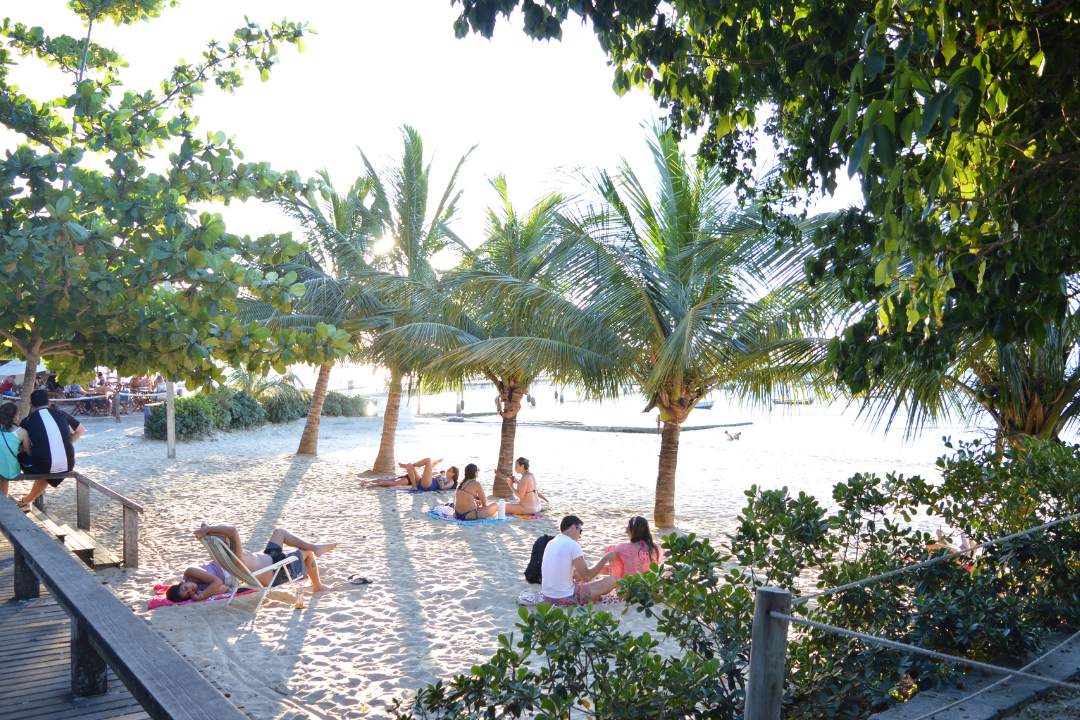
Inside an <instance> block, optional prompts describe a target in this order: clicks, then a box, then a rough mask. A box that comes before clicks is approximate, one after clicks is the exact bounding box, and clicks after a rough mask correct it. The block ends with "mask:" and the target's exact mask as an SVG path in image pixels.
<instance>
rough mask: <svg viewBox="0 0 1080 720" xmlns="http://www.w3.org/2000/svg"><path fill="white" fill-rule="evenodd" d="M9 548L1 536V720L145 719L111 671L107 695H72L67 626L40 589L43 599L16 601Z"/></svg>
mask: <svg viewBox="0 0 1080 720" xmlns="http://www.w3.org/2000/svg"><path fill="white" fill-rule="evenodd" d="M14 579H15V572H14V557H13V555H12V548H11V545H9V544H8V543H7V542H6V541H5V540H4V539H3V537H2V536H0V720H23V718H26V719H27V720H31V719H32V720H66V719H67V718H80V719H82V720H109V719H115V720H141V719H143V718H149V717H150V716H149V715H147V714H146V713H145V712H144V711H143V709H142V707H140V706H139V703H138V702H136V701H135V698H133V697H132V696H131V694H130V693H129V692H128V691H127V689H126V688H125V687H124V685H123V684H122V683H121V682H120V681H119V680H118V679H117V678H116V676H115V675H113V672H112V671H111V670H110V671H109V691H108V692H107V693H105V694H104V695H96V696H93V697H85V698H77V697H75V696H74V695H73V694H72V692H71V650H70V643H71V621H70V620H69V619H68V616H67V615H66V614H65V613H64V611H63V610H61V609H60V606H59V605H57V604H56V603H55V602H53V600H52V598H51V597H50V596H49V592H48V590H47V589H46V588H45V587H44V586H42V588H41V597H40V598H37V599H35V600H28V601H26V602H16V601H15V599H14V594H15V593H14Z"/></svg>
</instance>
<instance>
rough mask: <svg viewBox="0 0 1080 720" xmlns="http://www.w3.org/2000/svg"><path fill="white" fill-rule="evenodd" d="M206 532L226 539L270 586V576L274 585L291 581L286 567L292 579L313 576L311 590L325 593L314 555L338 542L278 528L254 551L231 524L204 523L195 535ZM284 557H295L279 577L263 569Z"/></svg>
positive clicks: (256, 576)
mask: <svg viewBox="0 0 1080 720" xmlns="http://www.w3.org/2000/svg"><path fill="white" fill-rule="evenodd" d="M207 535H216V536H217V537H220V538H222V539H224V540H227V541H228V542H229V544H230V545H231V546H232V551H233V553H234V554H235V555H236V556H237V557H238V558H240V560H241V562H243V563H244V565H245V566H247V569H248V570H249V571H250V572H251V574H252V575H254V576H255V578H256V579H257V580H258V581H259V582H261V583H262V584H263V585H268V584H269V583H270V581H271V579H273V580H274V584H275V585H280V584H281V583H284V582H288V579H289V578H288V577H287V576H286V575H285V570H288V571H289V575H291V576H292V577H293V578H297V577H302V576H304V575H307V576H308V577H310V578H311V590H312V592H322V591H323V590H326V589H327V588H326V586H324V585H323V584H322V582H320V581H319V566H318V564H317V563H316V562H315V558H317V557H322V556H323V553H326V552H328V551H330V550H333V549H334V548H335V547H337V543H327V544H321V545H320V544H316V543H310V542H307V541H306V540H301V539H300V538H298V537H296V536H295V535H293V534H292V533H290V532H289V531H288V530H284V529H282V528H278V529H277V530H274V532H273V533H271V534H270V541H269V542H268V543H266V547H265V548H264V549H263V551H262V552H261V553H255V552H251V551H250V550H245V549H244V547H243V545H241V544H240V533H238V532H237V531H236V528H234V527H232V526H231V525H207V524H205V523H203V526H202V527H201V528H199V529H198V530H196V531H195V537H197V538H202V537H206V536H207ZM284 545H288V546H289V547H294V548H297V549H296V550H294V551H293V552H291V553H289V554H287V555H286V554H285V552H284V550H283V549H282V546H284ZM285 558H292V559H293V561H292V562H291V563H289V564H288V565H285V566H283V567H282V568H281V572H279V573H278V574H277V577H276V578H274V577H273V576H274V573H273V572H272V571H268V570H267V571H265V572H264V570H266V568H268V567H270V566H271V565H273V564H274V563H278V562H281V561H282V560H284V559H285ZM189 569H190V568H189Z"/></svg>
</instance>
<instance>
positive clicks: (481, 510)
mask: <svg viewBox="0 0 1080 720" xmlns="http://www.w3.org/2000/svg"><path fill="white" fill-rule="evenodd" d="M479 471H480V469H479V468H478V467H476V465H475V464H474V463H469V464H468V465H466V466H465V479H464V480H463V481H462V483H461V487H459V488H458V489H457V493H456V494H455V495H454V518H455V519H456V520H461V521H468V520H482V519H483V518H490V517H495V516H496V515H497V514H498V513H499V504H498V503H489V502H488V501H487V495H486V494H484V488H483V487H482V486H481V485H480V481H479V480H477V479H476V474H477V473H478V472H479Z"/></svg>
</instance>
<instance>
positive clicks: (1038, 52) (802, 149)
mask: <svg viewBox="0 0 1080 720" xmlns="http://www.w3.org/2000/svg"><path fill="white" fill-rule="evenodd" d="M455 4H460V5H461V6H462V12H461V16H460V17H459V19H458V20H457V23H456V25H455V29H456V32H457V34H458V36H459V37H461V36H464V35H465V34H467V33H468V32H469V30H470V29H472V30H473V31H474V32H479V33H481V34H483V35H485V36H487V37H490V36H491V35H492V33H493V32H494V28H495V24H496V21H497V19H498V17H499V16H500V15H503V16H507V17H509V16H510V14H511V13H512V12H513V11H514V10H515V9H516V8H518V7H520V8H521V10H522V11H523V17H524V29H525V32H526V33H527V34H529V35H530V36H532V37H534V38H538V39H548V38H558V37H560V35H561V31H562V23H564V22H566V21H568V19H569V17H570V15H571V13H573V14H576V15H577V16H578V17H580V18H581V19H582V20H583V21H586V20H587V21H589V22H591V23H592V27H593V29H594V30H595V32H596V35H597V37H598V39H599V41H600V43H601V45H602V47H603V49H604V51H605V52H606V53H607V55H608V57H609V58H610V62H611V64H612V66H613V67H614V75H615V78H614V88H615V90H616V91H617V92H619V93H624V92H626V91H628V90H629V89H631V88H632V87H644V88H646V89H648V90H649V91H650V92H651V93H652V94H653V96H654V97H655V98H656V99H657V100H658V101H659V102H660V104H661V105H662V106H663V107H665V108H667V110H668V115H667V121H668V122H669V124H670V126H671V127H672V128H673V130H674V131H675V132H677V133H686V132H694V131H698V130H703V131H704V140H703V142H702V146H701V155H702V158H703V159H705V160H706V161H708V162H712V163H716V164H717V165H719V166H720V168H722V169H723V171H724V172H725V174H726V176H727V178H728V179H731V180H734V179H738V180H739V181H740V182H741V183H742V187H743V188H744V190H745V191H747V192H750V191H751V185H750V182H749V172H750V171H751V170H750V167H749V165H748V164H747V163H745V162H744V160H745V159H746V158H753V157H754V148H753V144H752V143H753V139H754V135H755V133H759V132H764V133H765V134H766V135H767V136H769V137H771V138H772V139H773V140H774V141H775V142H776V143H777V145H778V147H779V157H780V162H781V165H782V169H783V172H782V173H781V174H780V175H779V176H778V178H777V180H776V182H775V183H773V185H772V187H771V188H770V191H771V193H772V194H773V197H774V198H775V197H780V198H784V197H786V198H787V199H789V200H790V199H791V198H792V195H791V191H792V190H795V191H806V190H812V189H825V190H829V191H831V190H833V189H834V188H835V187H836V181H837V177H838V176H839V174H840V173H846V174H848V175H852V176H853V175H858V176H859V179H860V181H861V187H862V190H863V193H864V196H865V205H864V206H863V207H862V208H857V209H853V210H851V211H850V212H849V213H848V216H847V217H845V218H843V219H838V220H837V221H836V222H834V223H833V224H832V225H831V226H830V227H829V228H828V229H823V230H822V231H821V232H819V233H816V234H815V240H816V242H817V244H818V247H819V252H818V254H817V257H815V258H813V259H811V260H810V261H809V262H808V268H807V269H808V272H809V274H810V275H811V277H814V278H821V277H823V276H824V275H825V274H831V275H833V276H835V277H837V278H839V279H840V280H841V281H842V283H843V286H844V288H845V291H846V293H847V296H848V298H849V299H850V300H852V301H855V302H859V303H865V304H866V305H867V307H868V312H867V313H866V315H865V316H864V317H863V319H862V320H861V321H860V322H859V323H857V324H856V325H854V326H853V327H851V328H850V329H849V331H848V332H847V333H846V334H845V335H844V337H843V339H842V340H838V341H837V342H836V343H834V346H833V352H832V363H833V366H834V367H835V368H836V369H838V370H839V371H840V373H841V376H842V379H843V380H844V381H845V382H846V384H847V385H848V387H849V388H850V389H851V390H853V391H861V390H864V389H865V388H867V387H868V386H869V383H870V382H871V379H872V378H873V377H874V376H875V375H881V374H883V373H888V372H889V371H890V369H891V368H897V367H900V366H902V365H903V364H905V363H909V362H911V361H912V360H913V359H915V360H917V361H918V362H920V363H923V364H924V365H926V366H932V367H941V366H942V365H943V364H945V363H947V362H948V361H949V359H950V358H951V356H952V353H953V351H954V348H955V347H956V346H957V344H956V342H955V341H954V340H950V339H948V338H945V339H942V338H943V336H946V335H949V334H950V333H955V332H960V331H969V332H973V333H975V334H976V335H980V336H984V337H992V338H993V339H994V340H996V341H998V342H1009V341H1011V340H1014V339H1016V340H1025V339H1031V340H1033V341H1035V342H1036V343H1038V342H1041V341H1042V339H1043V337H1044V333H1045V328H1046V327H1047V322H1050V321H1060V320H1061V319H1063V318H1064V316H1065V314H1066V313H1067V306H1068V298H1069V297H1070V295H1069V290H1068V287H1067V283H1066V282H1064V278H1067V277H1069V276H1071V275H1072V274H1074V273H1075V272H1076V271H1077V268H1078V265H1080V234H1078V233H1077V224H1078V221H1080V217H1078V198H1080V193H1078V192H1077V190H1078V189H1080V130H1078V129H1080V82H1078V78H1080V59H1078V57H1077V55H1076V52H1075V50H1074V48H1075V47H1076V46H1077V43H1078V41H1080V3H1077V2H1075V1H1073V0H1058V1H1053V2H1036V1H1035V0H1014V1H1010V2H1003V1H998V2H984V3H972V2H970V1H969V0H941V1H940V2H935V3H929V2H924V1H923V0H903V1H902V2H892V1H891V0H877V1H876V2H873V3H867V2H856V1H855V0H839V1H838V2H820V1H819V0H767V1H765V2H760V1H758V0H753V1H750V0H675V1H673V2H659V1H658V0H644V1H642V0H545V1H544V2H543V3H539V2H534V0H455ZM766 103H771V104H772V106H773V107H774V108H775V111H774V112H772V113H771V114H769V115H768V116H767V117H766V116H765V115H764V114H763V113H762V107H763V104H766Z"/></svg>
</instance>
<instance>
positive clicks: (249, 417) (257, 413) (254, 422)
mask: <svg viewBox="0 0 1080 720" xmlns="http://www.w3.org/2000/svg"><path fill="white" fill-rule="evenodd" d="M265 424H266V410H264V409H263V406H262V405H260V404H259V403H258V401H257V400H255V398H253V397H251V396H250V395H248V394H247V393H246V392H244V391H243V390H241V391H240V392H238V393H236V394H235V395H233V396H232V422H231V423H230V424H229V427H231V428H233V429H238V428H253V427H258V426H259V425H265Z"/></svg>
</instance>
